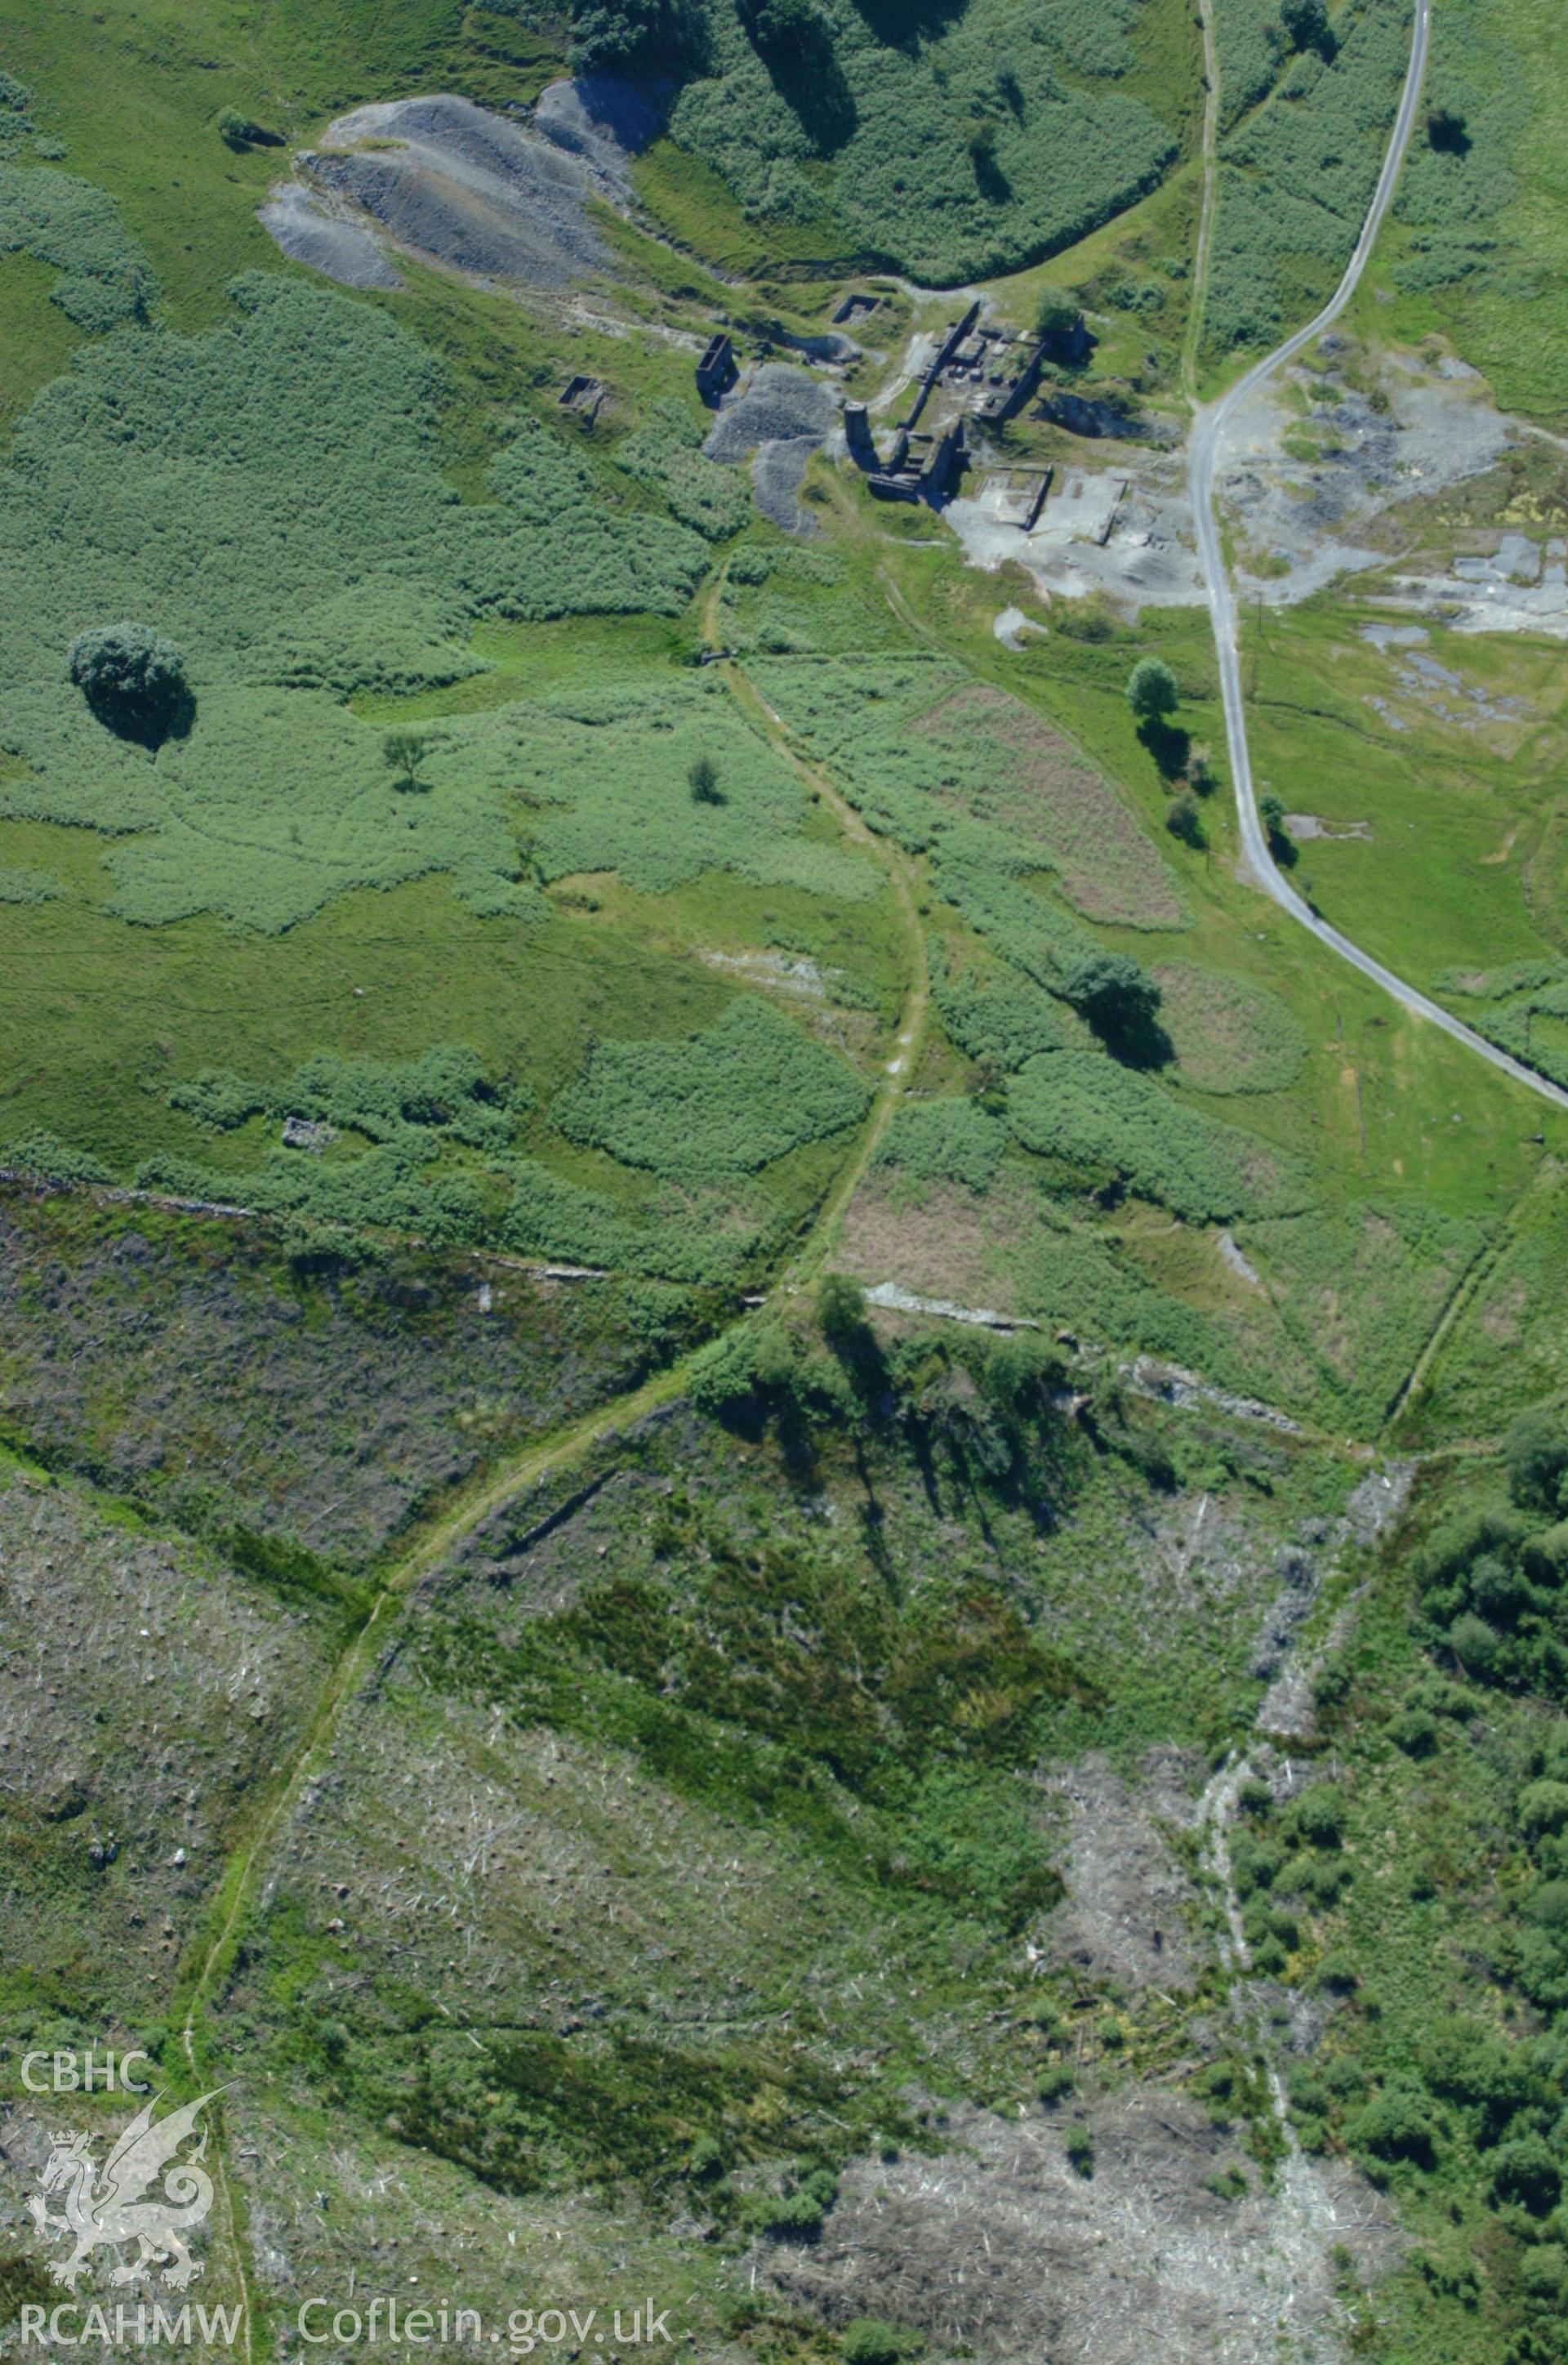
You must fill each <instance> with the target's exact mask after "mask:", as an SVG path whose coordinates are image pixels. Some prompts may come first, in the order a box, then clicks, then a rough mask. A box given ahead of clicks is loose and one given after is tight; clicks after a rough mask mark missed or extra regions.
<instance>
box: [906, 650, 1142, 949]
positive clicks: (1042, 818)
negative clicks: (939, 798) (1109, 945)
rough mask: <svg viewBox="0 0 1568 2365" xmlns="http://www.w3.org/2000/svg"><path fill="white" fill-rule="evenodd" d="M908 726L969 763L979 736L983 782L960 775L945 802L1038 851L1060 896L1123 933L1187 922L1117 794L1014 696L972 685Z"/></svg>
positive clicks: (1092, 917)
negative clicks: (986, 755)
mask: <svg viewBox="0 0 1568 2365" xmlns="http://www.w3.org/2000/svg"><path fill="white" fill-rule="evenodd" d="M913 727H914V728H915V729H916V730H919V731H923V732H925V733H928V734H930V735H931V736H932V737H934V738H939V739H943V740H949V741H951V742H953V743H954V745H956V746H959V747H961V748H962V749H963V751H964V752H965V754H966V755H967V756H969V757H971V759H972V755H973V750H974V746H975V743H976V741H977V740H979V741H980V742H982V743H984V744H986V745H988V747H989V748H990V749H991V750H993V751H994V759H993V762H992V763H991V766H990V767H989V768H988V770H987V775H986V778H985V779H984V781H983V783H981V784H980V785H979V786H977V785H975V784H974V782H973V780H972V779H969V778H967V779H966V780H965V783H964V787H963V789H962V790H961V791H960V792H958V793H957V794H955V795H954V796H952V797H950V798H949V799H948V800H947V801H949V802H952V803H957V804H959V805H961V807H962V809H963V810H964V811H965V812H967V813H972V814H973V815H974V817H975V819H976V820H977V821H983V822H988V823H990V824H991V825H992V826H993V827H995V828H999V829H1003V830H1006V831H1008V832H1009V833H1010V834H1013V835H1017V836H1020V837H1023V838H1025V839H1027V840H1030V841H1032V842H1033V843H1034V844H1036V845H1037V846H1041V847H1043V848H1044V850H1045V852H1046V854H1047V856H1048V857H1049V859H1050V861H1051V863H1052V864H1053V865H1054V867H1055V869H1056V870H1057V872H1058V876H1059V878H1060V880H1061V884H1062V891H1063V892H1064V894H1065V895H1066V896H1067V897H1068V899H1069V901H1070V902H1072V903H1073V904H1075V905H1076V906H1077V908H1078V910H1079V911H1081V912H1082V913H1084V914H1085V916H1086V917H1087V918H1089V919H1091V920H1103V921H1104V922H1106V923H1107V925H1113V926H1121V927H1134V928H1180V927H1183V926H1185V925H1186V923H1187V918H1188V913H1187V911H1186V908H1185V906H1184V904H1183V903H1182V898H1181V895H1180V893H1179V892H1178V891H1177V887H1176V882H1175V880H1173V879H1172V877H1171V875H1170V871H1169V870H1168V869H1166V866H1165V864H1164V862H1163V861H1162V860H1161V859H1160V857H1159V855H1158V854H1157V853H1156V851H1155V849H1154V847H1153V846H1150V844H1149V843H1148V839H1147V838H1146V837H1145V836H1144V835H1143V832H1142V831H1141V830H1140V829H1139V827H1138V825H1137V822H1136V821H1135V820H1134V819H1133V816H1132V814H1131V813H1129V812H1128V810H1127V808H1126V805H1125V804H1124V803H1123V802H1122V800H1121V799H1120V797H1119V796H1118V795H1117V794H1116V792H1115V790H1114V788H1112V786H1111V784H1110V783H1109V781H1108V780H1106V779H1104V778H1103V776H1102V775H1101V774H1100V773H1099V772H1097V771H1095V770H1094V769H1093V768H1092V766H1090V765H1089V764H1086V763H1085V762H1084V761H1083V759H1082V757H1080V756H1078V755H1077V754H1075V753H1074V751H1073V749H1072V748H1071V747H1070V746H1069V745H1068V744H1067V742H1066V740H1065V739H1062V738H1059V737H1058V734H1056V733H1055V732H1054V731H1052V730H1050V729H1048V728H1047V725H1046V724H1045V723H1042V722H1041V721H1040V720H1039V718H1038V716H1037V715H1035V714H1033V713H1031V712H1030V710H1029V709H1028V708H1027V707H1026V706H1025V705H1023V704H1021V703H1020V701H1018V700H1017V699H1014V698H1009V697H1008V696H1007V695H1006V693H1005V692H1004V691H1002V690H999V689H989V688H987V687H985V686H983V685H981V684H979V683H976V684H972V685H970V686H968V687H966V688H965V689H959V690H957V691H955V692H954V694H953V695H952V696H951V697H950V698H945V699H944V700H943V701H941V703H940V704H939V705H937V706H935V707H933V708H932V710H931V712H929V713H928V714H926V715H925V716H924V717H923V718H922V719H921V720H920V721H919V722H918V723H915V724H914V726H913Z"/></svg>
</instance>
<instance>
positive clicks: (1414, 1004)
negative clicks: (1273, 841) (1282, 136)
mask: <svg viewBox="0 0 1568 2365" xmlns="http://www.w3.org/2000/svg"><path fill="white" fill-rule="evenodd" d="M1431 27H1432V0H1416V22H1415V28H1414V33H1413V36H1412V39H1411V44H1410V64H1409V68H1408V71H1407V72H1406V76H1405V88H1404V90H1403V92H1402V93H1401V95H1400V100H1399V112H1398V114H1397V116H1396V117H1395V118H1394V131H1393V136H1392V137H1391V139H1390V140H1389V143H1388V152H1387V154H1386V155H1385V156H1384V158H1383V171H1382V173H1381V174H1380V175H1379V177H1378V185H1377V188H1376V191H1375V192H1374V194H1373V196H1372V205H1371V207H1369V209H1368V212H1367V218H1366V220H1365V221H1364V223H1363V224H1362V225H1361V236H1360V238H1359V239H1358V240H1357V241H1356V248H1355V252H1354V253H1353V254H1352V255H1351V257H1350V262H1349V263H1348V264H1347V265H1346V269H1345V275H1344V277H1343V278H1342V279H1341V280H1340V282H1339V285H1338V287H1337V288H1336V289H1335V291H1334V293H1333V295H1332V296H1331V297H1329V299H1328V301H1327V304H1326V305H1325V306H1324V308H1323V309H1322V311H1321V312H1319V313H1318V314H1317V315H1316V319H1311V320H1309V321H1308V322H1307V324H1306V326H1305V329H1298V330H1297V331H1296V332H1295V334H1294V336H1291V337H1287V338H1286V340H1285V342H1284V343H1283V344H1282V345H1278V346H1276V347H1275V349H1274V351H1273V352H1272V353H1269V354H1266V355H1265V357H1264V358H1263V360H1262V361H1260V362H1257V363H1255V364H1253V366H1252V367H1251V369H1249V371H1248V373H1247V375H1246V376H1245V377H1243V378H1238V381H1237V383H1236V384H1235V386H1233V387H1231V389H1230V391H1229V392H1228V394H1226V395H1225V396H1224V397H1222V398H1221V399H1220V400H1219V401H1218V402H1216V403H1213V404H1211V405H1210V406H1209V408H1208V409H1205V410H1200V411H1199V412H1198V413H1197V414H1196V416H1195V418H1194V419H1193V434H1192V444H1191V450H1190V455H1189V461H1188V483H1189V486H1190V488H1191V490H1192V499H1193V516H1194V518H1195V520H1196V521H1197V530H1198V563H1199V565H1200V566H1201V567H1202V569H1203V576H1204V585H1205V587H1206V588H1207V591H1208V600H1209V614H1210V617H1211V618H1212V620H1213V623H1214V635H1215V648H1216V650H1217V651H1218V653H1219V683H1220V695H1221V698H1222V699H1223V701H1224V703H1225V735H1226V746H1227V748H1228V750H1229V754H1230V769H1231V777H1232V779H1234V780H1235V782H1236V811H1237V818H1238V821H1239V823H1240V826H1241V846H1242V852H1243V855H1244V857H1245V858H1246V862H1247V867H1248V869H1249V871H1250V872H1251V873H1252V876H1253V877H1254V878H1255V879H1256V880H1257V881H1258V883H1259V885H1260V887H1261V888H1262V889H1263V890H1264V891H1265V892H1266V893H1268V894H1270V895H1271V896H1272V897H1273V899H1274V901H1275V902H1276V903H1278V904H1279V905H1280V906H1281V907H1282V910H1284V911H1286V912H1288V913H1290V915H1291V918H1292V919H1293V920H1296V921H1299V923H1300V925H1302V926H1303V927H1304V928H1306V929H1307V930H1309V931H1310V933H1311V934H1312V935H1313V936H1316V938H1317V940H1318V942H1319V943H1320V944H1325V945H1327V947H1328V948H1329V950H1330V951H1331V952H1335V953H1338V956H1339V958H1340V959H1341V960H1347V961H1349V962H1350V966H1351V967H1352V969H1359V970H1361V975H1362V976H1363V977H1370V978H1371V979H1372V982H1373V984H1374V985H1381V986H1382V987H1383V991H1384V992H1387V993H1391V994H1392V995H1393V996H1394V1000H1395V1002H1397V1003H1400V1004H1401V1005H1402V1006H1403V1007H1404V1008H1405V1009H1406V1010H1408V1011H1410V1012H1412V1013H1413V1014H1414V1015H1415V1016H1417V1017H1418V1018H1427V1019H1429V1020H1430V1021H1431V1023H1432V1025H1433V1026H1440V1027H1441V1028H1442V1030H1443V1033H1444V1034H1445V1035H1451V1036H1452V1037H1453V1039H1454V1041H1455V1042H1456V1043H1462V1044H1463V1045H1464V1046H1465V1048H1467V1049H1468V1050H1472V1051H1473V1052H1475V1053H1476V1054H1477V1056H1478V1057H1479V1058H1481V1059H1484V1060H1485V1061H1486V1062H1487V1064H1488V1066H1490V1067H1494V1068H1499V1069H1501V1070H1502V1071H1503V1073H1504V1074H1505V1075H1506V1076H1512V1078H1513V1079H1514V1081H1515V1082H1516V1083H1520V1084H1523V1085H1525V1086H1526V1088H1527V1089H1528V1090H1529V1091H1530V1092H1532V1093H1539V1094H1540V1097H1541V1099H1543V1100H1548V1101H1551V1102H1552V1103H1554V1104H1555V1105H1556V1106H1557V1107H1558V1108H1563V1109H1568V1092H1564V1091H1563V1089H1562V1086H1561V1085H1559V1084H1554V1083H1552V1082H1551V1081H1550V1080H1549V1079H1548V1078H1547V1077H1545V1076H1542V1075H1540V1074H1538V1073H1537V1071H1536V1070H1535V1069H1533V1068H1527V1067H1526V1066H1525V1064H1524V1062H1523V1061H1522V1060H1520V1059H1510V1058H1509V1056H1508V1054H1507V1052H1506V1051H1500V1050H1499V1049H1498V1048H1497V1046H1496V1045H1495V1043H1489V1042H1488V1041H1487V1040H1486V1038H1485V1037H1484V1035H1477V1034H1476V1033H1475V1031H1474V1029H1473V1027H1470V1026H1465V1025H1464V1023H1463V1021H1462V1019H1458V1018H1456V1017H1454V1015H1453V1014H1452V1013H1451V1012H1450V1011H1447V1010H1445V1009H1443V1007H1442V1006H1441V1004H1440V1003H1436V1002H1432V1001H1430V1000H1429V999H1428V996H1427V995H1426V994H1424V993H1420V992H1417V989H1416V988H1415V987H1414V986H1413V985H1406V982H1405V980H1404V979H1403V978H1401V977H1396V976H1395V975H1394V971H1393V970H1390V969H1385V968H1384V967H1383V963H1382V962H1381V961H1379V960H1374V959H1373V958H1372V954H1371V953H1367V952H1363V951H1362V950H1361V947H1360V945H1356V944H1352V943H1351V941H1350V937H1349V936H1341V935H1340V933H1339V930H1338V928H1336V927H1331V926H1330V925H1329V924H1328V922H1327V920H1324V919H1320V918H1319V916H1318V914H1317V913H1316V912H1315V911H1314V910H1313V909H1312V907H1311V905H1310V904H1309V903H1307V902H1305V900H1304V898H1303V897H1302V896H1301V895H1299V894H1298V893H1297V892H1296V890H1295V889H1294V887H1293V886H1292V885H1291V883H1290V881H1289V880H1288V879H1286V878H1285V877H1284V875H1283V873H1282V871H1281V869H1280V868H1279V866H1278V864H1277V863H1276V862H1275V860H1274V858H1273V856H1272V855H1271V853H1270V851H1269V841H1268V838H1267V836H1266V835H1265V834H1264V830H1263V824H1262V823H1261V821H1260V818H1259V813H1258V800H1257V796H1256V793H1255V791H1254V789H1253V785H1252V761H1251V757H1250V755H1249V750H1248V745H1247V710H1246V705H1245V702H1244V701H1243V698H1242V693H1241V656H1240V644H1239V638H1238V629H1237V613H1236V601H1235V600H1234V598H1233V597H1232V595H1231V588H1230V577H1229V575H1228V574H1227V572H1226V564H1225V551H1224V547H1223V544H1222V543H1221V540H1220V531H1219V521H1218V516H1217V513H1216V511H1215V464H1216V461H1217V459H1218V455H1219V450H1220V445H1221V443H1222V441H1223V439H1224V436H1225V432H1226V428H1227V427H1228V426H1229V425H1230V423H1231V421H1232V420H1234V418H1235V417H1236V414H1237V412H1238V410H1239V409H1240V408H1241V406H1242V404H1243V403H1244V402H1245V401H1246V400H1247V398H1248V397H1249V395H1252V394H1255V393H1256V392H1257V390H1258V388H1259V387H1260V386H1262V385H1263V384H1264V383H1265V381H1266V380H1267V379H1268V378H1270V377H1271V375H1273V373H1274V371H1275V370H1277V369H1279V368H1281V367H1282V365H1283V364H1285V363H1286V362H1289V361H1294V358H1295V356H1296V354H1297V353H1301V352H1303V351H1304V350H1305V347H1306V346H1308V345H1310V344H1311V343H1312V342H1313V340H1314V339H1315V338H1316V337H1319V336H1321V335H1322V333H1323V331H1324V330H1325V329H1327V327H1328V326H1329V325H1330V323H1331V322H1332V321H1334V320H1337V319H1338V317H1339V315H1340V313H1341V312H1342V311H1343V310H1344V308H1345V307H1346V305H1347V304H1348V303H1349V302H1350V298H1351V297H1352V296H1353V295H1354V294H1355V292H1356V288H1357V286H1359V285H1360V282H1361V274H1362V272H1363V271H1364V270H1365V269H1366V266H1367V263H1368V261H1369V259H1370V257H1371V254H1372V248H1373V246H1374V245H1375V244H1376V242H1377V235H1378V232H1379V230H1381V229H1382V227H1383V217H1384V215H1385V214H1386V213H1387V211H1388V208H1389V206H1390V204H1391V202H1392V200H1393V197H1394V185H1395V184H1396V182H1397V181H1398V179H1399V168H1400V166H1401V165H1402V164H1403V163H1404V161H1405V151H1406V148H1407V147H1408V146H1409V144H1410V134H1411V132H1412V130H1413V129H1414V128H1415V123H1416V110H1417V106H1419V104H1420V98H1421V84H1422V80H1423V78H1424V76H1425V74H1426V71H1427V50H1428V44H1429V41H1430V39H1431ZM1206 163H1207V168H1208V171H1209V172H1210V173H1211V174H1212V172H1213V170H1214V160H1213V156H1212V154H1211V155H1209V156H1208V158H1207V159H1206Z"/></svg>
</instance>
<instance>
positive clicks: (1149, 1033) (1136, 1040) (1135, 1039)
mask: <svg viewBox="0 0 1568 2365" xmlns="http://www.w3.org/2000/svg"><path fill="white" fill-rule="evenodd" d="M1089 1024H1090V1026H1092V1028H1093V1030H1094V1032H1095V1034H1096V1035H1097V1036H1098V1037H1099V1038H1100V1040H1101V1042H1102V1043H1103V1045H1104V1046H1105V1048H1106V1050H1107V1051H1109V1053H1110V1054H1111V1057H1112V1059H1116V1060H1119V1061H1120V1063H1121V1065H1122V1066H1123V1067H1124V1068H1140V1069H1148V1068H1168V1067H1169V1066H1170V1062H1171V1060H1172V1059H1174V1058H1175V1057H1176V1046H1175V1044H1174V1043H1172V1041H1171V1040H1170V1036H1169V1035H1168V1034H1167V1033H1166V1031H1165V1029H1164V1027H1163V1026H1161V1025H1160V1023H1159V1019H1158V1018H1157V1017H1156V1016H1155V1014H1154V1013H1153V1011H1152V1010H1132V1011H1126V1012H1119V1013H1115V1014H1101V1015H1096V1016H1091V1018H1090V1020H1089Z"/></svg>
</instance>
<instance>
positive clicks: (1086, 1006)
mask: <svg viewBox="0 0 1568 2365" xmlns="http://www.w3.org/2000/svg"><path fill="white" fill-rule="evenodd" d="M1062 991H1063V992H1065V994H1066V996H1067V999H1068V1000H1069V1002H1070V1003H1072V1005H1073V1007H1074V1009H1075V1010H1081V1011H1082V1013H1083V1014H1084V1016H1085V1017H1086V1018H1087V1019H1088V1020H1089V1022H1090V1025H1091V1026H1112V1027H1116V1026H1127V1025H1129V1024H1137V1022H1138V1021H1139V1020H1141V1019H1148V1018H1152V1017H1153V1015H1154V1013H1155V1012H1156V1011H1157V1010H1158V1009H1159V1003H1160V992H1159V986H1158V985H1156V983H1155V981H1154V980H1153V978H1151V977H1150V976H1149V974H1148V970H1145V969H1142V968H1140V967H1139V965H1138V963H1137V961H1136V960H1134V958H1132V955H1131V954H1130V953H1107V952H1097V953H1090V954H1088V955H1087V956H1086V957H1085V958H1084V959H1082V960H1081V961H1079V962H1077V963H1075V965H1074V966H1073V968H1072V969H1071V970H1069V972H1068V974H1067V977H1066V979H1065V981H1063V987H1062Z"/></svg>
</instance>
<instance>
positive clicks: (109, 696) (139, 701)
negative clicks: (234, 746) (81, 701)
mask: <svg viewBox="0 0 1568 2365" xmlns="http://www.w3.org/2000/svg"><path fill="white" fill-rule="evenodd" d="M83 695H84V698H85V699H86V701H87V706H88V710H89V712H91V714H92V715H93V718H94V720H95V722H98V723H102V724H103V726H104V728H105V730H106V731H112V732H113V733H114V735H115V737H116V738H117V739H128V740H129V742H130V743H131V745H133V746H136V747H146V748H148V749H149V750H150V751H151V754H153V755H156V754H157V752H158V750H159V748H160V747H162V745H164V743H165V741H167V740H170V739H188V738H189V736H190V734H191V726H192V724H193V723H195V721H196V698H195V695H194V693H193V692H192V690H191V689H190V687H189V685H188V684H187V683H185V682H183V681H182V682H176V683H174V684H172V685H171V686H170V688H169V689H166V690H164V691H162V692H161V693H152V694H146V693H144V694H143V695H141V696H140V697H138V698H129V697H126V696H124V695H117V693H116V692H114V691H113V690H97V689H84V692H83Z"/></svg>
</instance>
